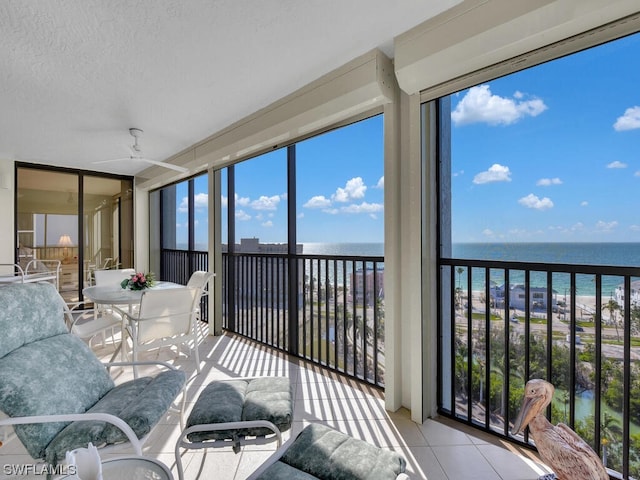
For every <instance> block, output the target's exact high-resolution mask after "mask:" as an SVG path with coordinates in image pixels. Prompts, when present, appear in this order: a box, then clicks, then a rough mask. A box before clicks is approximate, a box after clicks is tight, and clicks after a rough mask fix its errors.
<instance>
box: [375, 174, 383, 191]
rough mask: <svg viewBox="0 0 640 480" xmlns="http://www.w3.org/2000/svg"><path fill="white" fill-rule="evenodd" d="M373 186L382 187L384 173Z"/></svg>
mask: <svg viewBox="0 0 640 480" xmlns="http://www.w3.org/2000/svg"><path fill="white" fill-rule="evenodd" d="M375 188H380V189H384V175H383V176H382V177H380V179H379V180H378V183H376V186H375Z"/></svg>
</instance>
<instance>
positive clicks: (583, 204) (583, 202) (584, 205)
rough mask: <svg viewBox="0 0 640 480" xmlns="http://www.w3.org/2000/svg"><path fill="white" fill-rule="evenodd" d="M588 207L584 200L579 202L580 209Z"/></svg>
mask: <svg viewBox="0 0 640 480" xmlns="http://www.w3.org/2000/svg"><path fill="white" fill-rule="evenodd" d="M588 205H589V202H587V201H586V200H583V201H581V202H580V206H581V207H586V206H588Z"/></svg>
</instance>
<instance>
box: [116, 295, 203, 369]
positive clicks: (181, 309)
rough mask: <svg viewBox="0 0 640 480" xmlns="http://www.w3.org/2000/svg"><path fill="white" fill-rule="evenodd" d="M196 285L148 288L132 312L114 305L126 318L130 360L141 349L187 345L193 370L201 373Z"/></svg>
mask: <svg viewBox="0 0 640 480" xmlns="http://www.w3.org/2000/svg"><path fill="white" fill-rule="evenodd" d="M198 294H199V292H198V289H197V288H194V287H185V286H182V287H181V288H159V289H158V288H150V289H146V290H143V291H142V296H141V298H140V306H139V307H138V309H137V310H136V311H134V312H131V311H130V310H129V311H125V310H122V309H121V308H118V307H116V310H117V311H118V312H120V314H121V315H122V316H123V318H124V319H125V325H126V327H125V328H126V331H127V333H128V334H129V336H130V337H131V341H132V344H133V347H132V351H133V361H134V362H135V361H137V359H138V353H139V352H141V351H148V350H155V349H158V348H160V347H164V346H168V345H177V346H180V345H182V344H187V345H189V348H190V350H191V353H192V355H193V357H194V361H195V364H196V370H197V371H198V373H200V358H199V356H198V336H197V333H196V328H195V319H196V302H198V301H199V296H198Z"/></svg>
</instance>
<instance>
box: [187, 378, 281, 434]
mask: <svg viewBox="0 0 640 480" xmlns="http://www.w3.org/2000/svg"><path fill="white" fill-rule="evenodd" d="M292 417H293V395H292V392H291V382H290V380H289V379H288V378H286V377H264V378H255V379H250V380H244V379H238V380H226V381H217V382H212V383H210V384H209V385H207V387H206V388H205V389H204V390H203V391H202V393H201V394H200V396H199V397H198V400H197V401H196V404H195V405H194V406H193V410H192V411H191V414H190V415H189V418H188V420H187V427H191V426H193V425H204V424H209V423H223V422H241V421H249V420H267V421H270V422H271V423H273V424H274V425H275V426H276V427H278V429H279V430H280V431H281V432H284V431H286V430H288V429H289V428H291V421H292ZM270 433H272V432H271V430H269V429H267V428H244V429H238V430H220V431H214V432H194V433H190V434H189V435H188V436H187V437H188V438H189V440H190V441H192V442H200V441H204V440H224V439H232V440H237V439H238V438H240V437H242V436H263V435H268V434H270Z"/></svg>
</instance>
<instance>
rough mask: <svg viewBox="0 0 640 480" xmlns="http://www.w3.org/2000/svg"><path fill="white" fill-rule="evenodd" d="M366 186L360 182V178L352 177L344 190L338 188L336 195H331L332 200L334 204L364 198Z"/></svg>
mask: <svg viewBox="0 0 640 480" xmlns="http://www.w3.org/2000/svg"><path fill="white" fill-rule="evenodd" d="M366 191H367V186H366V185H365V184H364V182H363V181H362V177H354V178H352V179H351V180H348V181H347V183H346V185H345V186H344V188H340V187H338V189H337V190H336V193H334V194H333V195H332V197H331V198H332V199H333V200H335V201H336V202H342V203H344V202H348V201H350V200H353V199H357V198H364V194H365V192H366Z"/></svg>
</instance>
